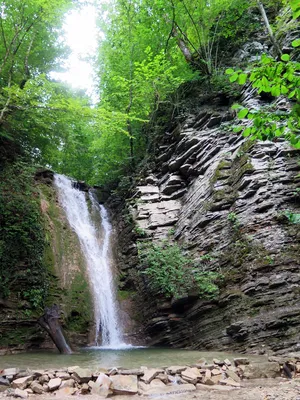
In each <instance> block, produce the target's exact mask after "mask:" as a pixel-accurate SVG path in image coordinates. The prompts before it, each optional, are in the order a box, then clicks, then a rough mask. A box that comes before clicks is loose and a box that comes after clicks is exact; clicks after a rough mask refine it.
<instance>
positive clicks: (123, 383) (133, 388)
mask: <svg viewBox="0 0 300 400" xmlns="http://www.w3.org/2000/svg"><path fill="white" fill-rule="evenodd" d="M111 380H112V385H111V388H112V390H113V392H114V393H115V394H136V393H137V391H138V385H137V384H138V381H137V376H136V375H114V376H112V377H111Z"/></svg>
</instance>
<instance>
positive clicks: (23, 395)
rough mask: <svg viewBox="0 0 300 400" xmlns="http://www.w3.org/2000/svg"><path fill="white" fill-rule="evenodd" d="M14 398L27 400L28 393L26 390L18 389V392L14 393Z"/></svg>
mask: <svg viewBox="0 0 300 400" xmlns="http://www.w3.org/2000/svg"><path fill="white" fill-rule="evenodd" d="M20 379H21V378H20ZM14 397H20V398H21V399H27V397H28V393H27V392H26V390H22V389H19V388H16V390H15V391H14Z"/></svg>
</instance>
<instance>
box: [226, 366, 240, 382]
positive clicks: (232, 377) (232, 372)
mask: <svg viewBox="0 0 300 400" xmlns="http://www.w3.org/2000/svg"><path fill="white" fill-rule="evenodd" d="M226 375H227V376H228V377H229V378H231V379H233V380H234V381H235V382H240V380H241V378H240V377H239V376H238V375H237V374H236V373H235V372H234V371H231V370H230V369H229V370H227V371H226Z"/></svg>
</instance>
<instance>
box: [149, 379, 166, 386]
mask: <svg viewBox="0 0 300 400" xmlns="http://www.w3.org/2000/svg"><path fill="white" fill-rule="evenodd" d="M158 386H159V387H164V386H166V385H165V384H164V383H163V382H162V381H161V380H160V379H157V378H154V379H153V380H152V381H151V383H150V388H152V387H158Z"/></svg>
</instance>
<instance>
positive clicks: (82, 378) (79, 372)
mask: <svg viewBox="0 0 300 400" xmlns="http://www.w3.org/2000/svg"><path fill="white" fill-rule="evenodd" d="M68 370H69V369H68ZM73 377H74V378H75V379H76V381H77V382H78V383H88V381H90V380H91V378H92V371H91V370H89V369H85V368H75V369H74V370H73Z"/></svg>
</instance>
